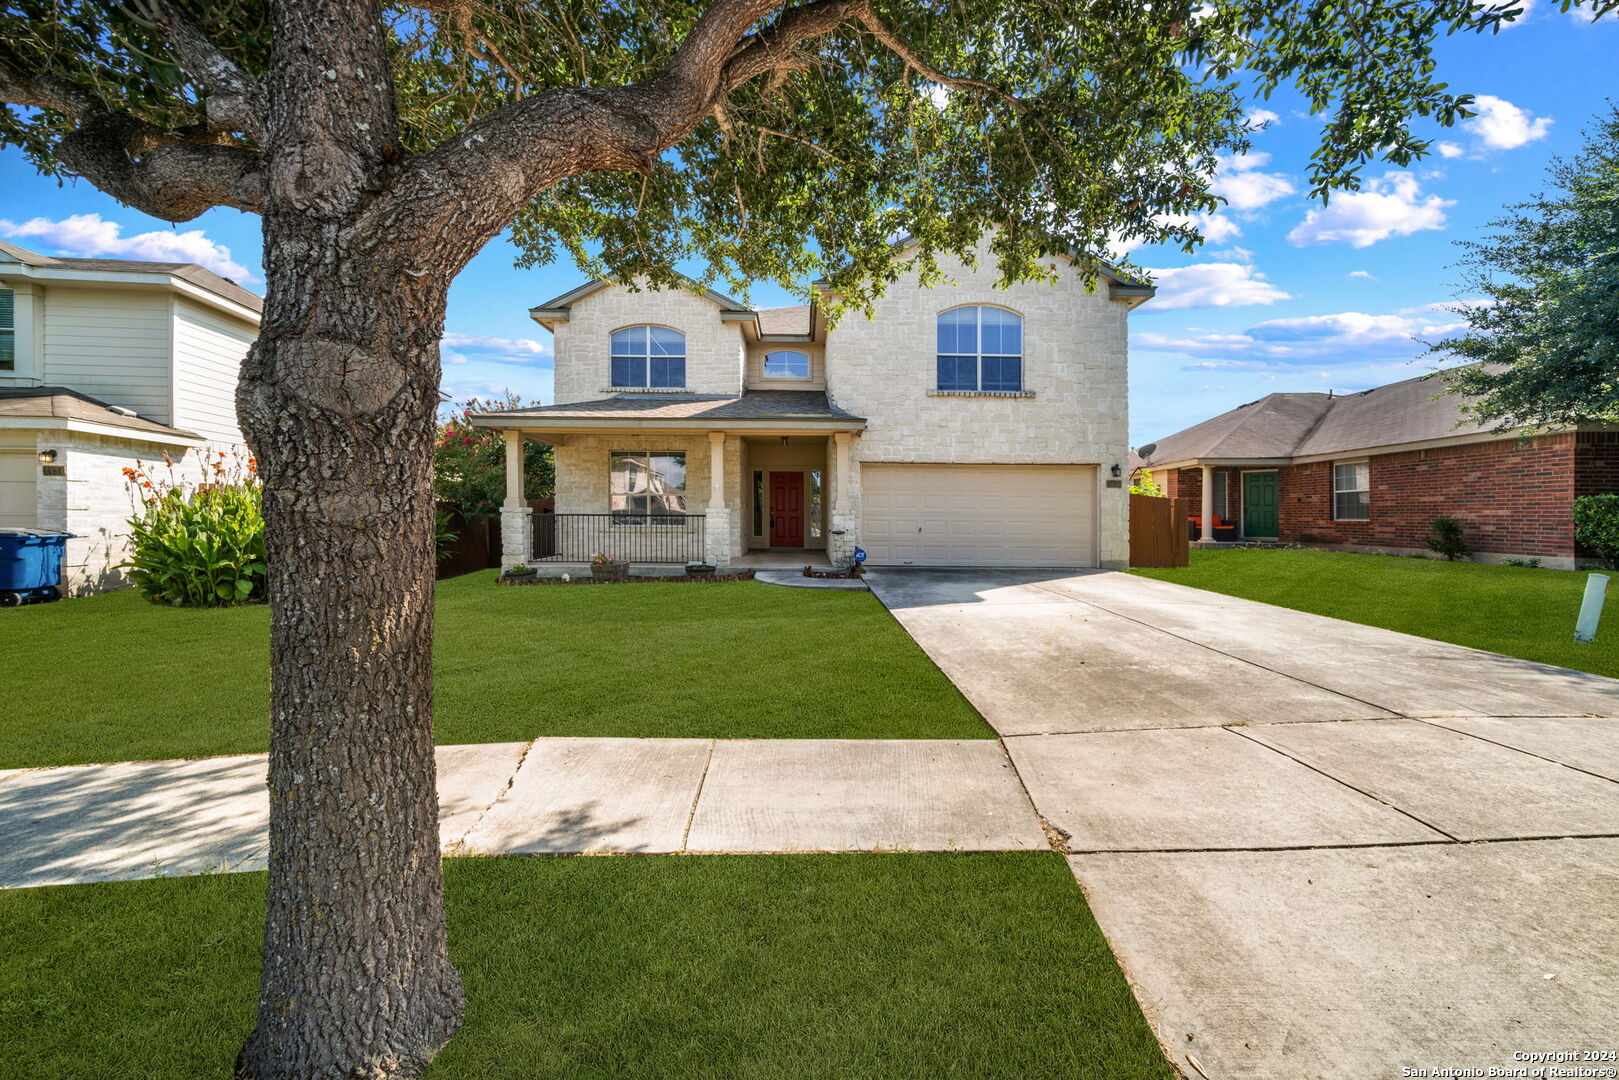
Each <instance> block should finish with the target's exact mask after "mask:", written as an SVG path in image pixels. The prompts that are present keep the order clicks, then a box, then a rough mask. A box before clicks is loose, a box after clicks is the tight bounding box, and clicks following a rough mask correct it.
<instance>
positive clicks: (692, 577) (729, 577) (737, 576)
mask: <svg viewBox="0 0 1619 1080" xmlns="http://www.w3.org/2000/svg"><path fill="white" fill-rule="evenodd" d="M751 580H753V571H752V570H737V571H735V572H734V573H717V574H664V575H660V576H658V577H640V576H637V575H633V574H632V575H631V576H629V577H627V578H618V579H614V578H596V577H591V576H590V574H589V572H588V571H587V572H586V573H584V574H577V575H575V576H574V577H572V578H570V579H568V580H564V579H562V578H559V577H541V576H539V575H538V574H536V575H534V576H533V577H520V578H512V577H507V576H506V575H505V574H498V575H496V577H495V583H496V584H497V585H633V584H635V583H636V582H638V581H690V582H710V581H751Z"/></svg>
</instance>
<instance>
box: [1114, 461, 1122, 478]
mask: <svg viewBox="0 0 1619 1080" xmlns="http://www.w3.org/2000/svg"><path fill="white" fill-rule="evenodd" d="M1113 475H1114V476H1123V475H1124V470H1123V469H1121V468H1119V464H1118V462H1114V463H1113Z"/></svg>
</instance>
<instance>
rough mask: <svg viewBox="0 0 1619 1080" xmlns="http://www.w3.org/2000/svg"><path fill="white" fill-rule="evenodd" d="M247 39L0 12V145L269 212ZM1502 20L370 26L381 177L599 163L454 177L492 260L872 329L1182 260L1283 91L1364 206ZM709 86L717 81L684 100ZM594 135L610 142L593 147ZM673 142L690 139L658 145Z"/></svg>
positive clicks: (1326, 174) (427, 18)
mask: <svg viewBox="0 0 1619 1080" xmlns="http://www.w3.org/2000/svg"><path fill="white" fill-rule="evenodd" d="M1599 3H1600V4H1601V5H1603V6H1612V4H1613V3H1614V0H1599ZM268 11H269V5H268V4H267V3H265V2H263V0H225V2H212V3H202V2H200V0H130V2H128V3H118V4H108V3H98V2H92V0H12V2H9V3H6V4H5V5H4V9H3V14H0V100H4V101H6V102H9V103H12V104H15V105H20V106H25V108H22V109H9V110H5V111H4V112H3V113H0V142H5V143H9V144H13V145H17V146H20V147H22V148H23V149H24V151H25V152H26V153H27V154H28V156H29V157H30V158H31V159H32V160H33V162H34V163H35V164H36V165H37V166H38V167H39V168H40V169H41V170H43V171H45V172H47V173H51V174H56V175H63V174H69V173H76V174H80V175H83V176H85V177H86V178H88V179H89V180H90V181H91V182H92V183H95V184H96V185H97V186H99V187H102V188H103V189H104V190H107V191H108V192H110V193H111V194H113V195H114V196H115V197H117V198H119V199H121V200H123V201H125V202H127V203H130V204H131V205H133V206H136V207H137V208H139V209H142V210H145V211H147V212H148V213H152V214H155V215H157V216H159V217H163V218H166V219H169V220H176V221H179V220H186V219H189V218H191V217H194V216H195V215H196V214H198V213H200V212H202V211H203V210H205V209H207V208H209V207H210V206H234V207H237V208H239V209H243V210H249V211H253V210H259V209H261V208H262V206H263V203H264V200H265V195H266V191H265V184H266V183H267V177H268V172H267V170H266V168H265V166H264V162H263V161H262V160H261V155H262V154H263V151H264V148H265V146H266V144H267V141H268V136H269V134H270V133H268V132H267V131H266V130H265V127H264V123H265V119H264V115H263V112H262V109H261V108H260V99H261V97H262V95H263V93H264V92H265V87H264V85H263V76H264V75H265V73H266V72H267V71H268V70H269V69H270V67H271V64H272V56H273V52H274V47H275V42H274V41H273V40H272V38H273V34H272V21H271V18H270V16H269V14H268ZM1517 13H1518V10H1517V9H1516V8H1514V7H1513V6H1512V4H1511V3H1510V2H1505V3H1499V4H1495V5H1483V4H1476V3H1475V2H1474V0H1428V2H1425V3H1412V2H1410V0H1360V2H1357V3H1354V4H1345V3H1341V2H1340V0H1315V2H1311V3H1281V2H1274V0H1215V2H1212V3H1206V4H1198V5H1193V4H1191V3H1189V2H1185V0H1173V2H1171V3H1168V4H1157V3H1154V4H1143V3H1140V2H1139V0H1095V2H1091V3H1086V4H1071V3H1055V2H1051V0H950V2H945V0H926V2H921V3H901V2H896V0H804V2H800V3H782V2H771V0H716V2H714V3H710V4H706V5H705V4H702V3H697V2H693V0H640V2H636V3H631V4H609V5H598V4H583V3H576V2H565V3H562V4H534V3H530V2H528V0H415V2H413V3H401V4H393V5H389V6H388V7H387V8H385V9H384V18H385V20H386V24H387V32H388V55H389V58H390V64H391V68H392V70H391V71H390V72H389V73H388V76H389V88H390V90H391V93H392V96H393V98H394V101H395V103H396V107H397V122H396V125H395V130H394V131H391V132H387V133H384V134H383V136H382V137H383V138H384V139H385V141H386V143H387V154H388V156H389V158H390V161H391V168H392V169H393V170H395V171H396V172H401V171H402V172H410V171H421V172H424V173H425V172H427V171H428V170H426V169H425V168H419V167H418V165H417V163H420V162H423V161H424V160H425V159H429V158H433V157H435V156H437V157H440V158H451V157H467V158H476V157H477V154H476V153H474V152H472V149H471V148H473V147H474V146H476V145H477V141H478V140H486V141H487V142H488V143H489V144H491V145H495V144H500V143H503V142H505V141H506V140H510V139H511V138H512V136H513V135H514V133H518V132H522V133H523V134H525V135H526V137H529V138H534V137H539V138H541V139H542V140H543V139H544V137H545V132H543V131H538V130H536V129H535V127H534V125H535V123H536V121H537V120H538V119H540V118H541V117H542V114H552V115H556V116H562V117H563V118H564V119H567V120H570V121H571V123H572V126H573V128H574V129H575V130H576V133H579V134H583V135H584V136H585V137H586V138H594V140H595V143H596V145H594V146H593V147H580V148H577V149H576V150H575V152H574V153H573V155H572V156H573V161H572V165H573V166H574V167H573V168H570V169H566V170H563V171H561V172H560V173H559V174H558V175H557V176H556V177H555V179H554V180H553V181H552V182H549V183H543V184H536V183H535V182H534V181H535V179H536V178H535V177H533V176H532V174H527V175H512V173H511V169H510V167H509V166H508V165H507V164H506V163H504V162H495V161H494V160H493V159H492V158H491V159H488V160H485V161H483V162H472V163H470V164H472V165H474V166H475V167H478V168H481V169H483V170H485V172H487V173H489V175H488V176H487V177H486V179H487V182H491V183H499V184H503V185H505V186H506V187H507V188H510V189H513V190H515V191H516V194H518V195H519V196H521V198H520V199H519V200H518V201H517V203H516V205H517V206H518V207H519V209H518V210H517V212H516V215H515V220H514V221H513V222H512V228H513V233H514V236H515V238H516V240H517V242H518V244H519V245H520V247H521V250H522V252H523V258H524V259H525V260H526V261H527V262H528V263H539V262H548V261H551V260H552V259H554V258H556V257H557V256H558V255H559V254H560V253H562V252H567V253H569V254H571V255H572V256H573V257H574V258H575V259H576V260H578V261H579V262H580V263H581V264H582V265H583V266H585V267H587V268H590V269H592V270H594V271H596V272H598V273H601V274H604V275H609V276H615V277H620V278H625V279H631V278H635V277H638V276H645V277H647V278H650V279H651V280H652V281H653V282H656V283H659V284H669V283H672V282H673V281H674V278H673V274H674V268H675V266H676V265H677V264H680V263H682V262H685V261H687V260H697V261H699V262H700V263H701V264H703V265H705V266H706V267H707V275H706V276H707V278H708V280H709V281H711V282H718V281H722V280H723V281H724V282H725V283H726V284H727V286H728V287H729V288H731V289H732V290H736V291H741V290H744V289H745V287H746V284H747V282H748V281H750V280H773V281H776V282H779V283H780V284H782V285H783V286H785V287H788V288H791V289H796V290H799V291H802V290H803V288H804V287H805V284H804V283H805V282H807V281H809V280H812V279H817V278H819V279H826V280H828V281H830V282H831V284H832V285H833V286H834V288H835V289H836V290H838V292H839V293H840V294H841V295H843V296H845V297H847V298H849V299H850V300H851V301H852V302H854V303H861V302H863V301H865V300H866V299H867V298H869V296H870V295H871V293H872V290H873V289H874V288H877V287H880V286H881V284H882V283H883V282H885V281H886V280H888V279H889V278H891V276H892V274H893V267H892V262H893V259H892V251H891V244H892V241H893V239H894V238H895V237H896V236H899V235H902V234H903V235H909V236H912V237H914V238H915V239H916V240H917V241H918V242H919V256H920V258H921V260H922V264H921V265H922V266H923V268H924V271H926V270H928V269H930V268H931V266H932V260H933V256H934V253H935V252H938V251H951V252H957V253H968V252H970V251H971V249H972V248H973V246H974V243H975V242H976V241H977V240H978V239H979V237H980V236H981V235H982V234H983V233H984V232H985V231H987V230H988V229H990V228H992V227H999V229H1000V232H999V233H998V234H997V236H996V239H995V241H994V244H995V253H996V257H997V258H998V259H999V260H1000V264H1001V269H1002V271H1003V273H1004V275H1005V276H1006V277H1007V278H1009V279H1016V278H1025V277H1030V276H1036V275H1039V274H1041V273H1043V272H1045V271H1046V270H1047V269H1048V267H1047V266H1046V265H1045V264H1042V262H1041V260H1040V256H1041V255H1043V254H1046V253H1049V252H1054V251H1066V252H1077V253H1079V254H1081V255H1082V256H1083V260H1082V261H1090V260H1101V259H1103V258H1105V256H1106V254H1107V252H1108V249H1109V245H1110V242H1117V240H1118V239H1119V238H1126V237H1127V238H1132V239H1133V240H1134V241H1136V242H1139V243H1147V242H1165V241H1168V242H1176V243H1180V244H1184V245H1191V244H1193V243H1195V242H1196V239H1197V236H1196V227H1195V224H1194V220H1195V219H1194V215H1196V214H1197V213H1199V212H1203V211H1209V210H1212V209H1214V208H1215V207H1216V206H1217V205H1218V199H1217V198H1216V197H1215V196H1213V195H1212V194H1211V193H1210V190H1209V184H1210V180H1211V178H1212V175H1213V173H1214V169H1215V167H1216V157H1217V155H1219V154H1222V153H1232V152H1241V151H1242V150H1244V149H1246V147H1247V135H1248V133H1249V131H1250V130H1251V129H1250V127H1249V125H1248V123H1247V121H1246V119H1245V102H1247V101H1249V100H1250V99H1253V98H1256V97H1258V98H1263V97H1266V96H1268V95H1269V94H1270V93H1271V92H1272V91H1273V90H1275V89H1277V88H1279V87H1284V86H1292V87H1294V88H1296V89H1297V90H1298V91H1300V92H1301V93H1302V94H1303V95H1304V96H1305V97H1306V99H1307V100H1308V102H1309V104H1310V107H1311V108H1312V109H1313V110H1315V111H1317V112H1318V113H1319V114H1321V115H1322V117H1323V118H1324V119H1325V121H1326V122H1325V123H1323V124H1322V130H1321V139H1320V143H1319V146H1318V148H1317V150H1316V152H1315V155H1314V158H1313V161H1312V172H1311V183H1312V190H1313V193H1314V194H1318V195H1322V196H1325V195H1327V194H1328V193H1329V192H1330V191H1331V190H1333V189H1337V188H1346V187H1347V188H1353V187H1355V186H1356V185H1357V183H1358V176H1359V173H1360V170H1361V168H1362V166H1363V165H1365V164H1366V163H1367V162H1368V161H1371V160H1373V159H1375V158H1379V157H1381V158H1384V159H1386V160H1389V161H1392V162H1394V163H1396V164H1405V163H1407V162H1409V161H1410V160H1412V159H1413V158H1414V157H1415V156H1417V155H1419V154H1421V153H1422V152H1423V151H1424V150H1425V149H1426V148H1427V145H1428V141H1427V140H1426V139H1424V138H1422V137H1420V136H1418V135H1417V134H1415V133H1414V132H1413V131H1412V129H1411V124H1410V121H1411V118H1412V117H1415V116H1423V117H1431V118H1433V119H1435V120H1437V121H1438V122H1439V123H1440V124H1444V125H1448V124H1451V123H1453V122H1454V121H1455V120H1456V119H1457V118H1458V117H1460V116H1462V115H1465V108H1466V106H1467V104H1468V103H1469V102H1470V100H1471V99H1470V98H1469V97H1468V96H1466V95H1464V94H1459V93H1457V92H1454V91H1453V90H1452V89H1451V88H1450V87H1449V86H1448V85H1446V84H1445V83H1444V82H1441V81H1439V80H1438V77H1437V74H1436V65H1435V60H1434V57H1433V46H1434V42H1435V41H1436V40H1437V39H1438V38H1439V37H1441V36H1443V35H1445V34H1447V33H1454V32H1459V31H1474V32H1488V31H1494V30H1496V29H1497V28H1498V27H1499V26H1500V24H1501V22H1502V21H1503V20H1504V19H1508V18H1510V17H1512V16H1514V15H1516V14H1517ZM699 54H702V55H699ZM705 56H706V57H707V59H708V60H713V59H714V58H718V59H717V60H714V62H715V63H718V65H719V67H718V69H717V70H713V71H709V72H707V74H708V75H710V76H712V85H703V86H701V87H700V88H699V87H698V86H696V85H694V84H698V83H705V82H708V81H709V80H708V79H706V78H699V77H698V72H697V68H698V67H699V66H701V65H699V63H698V61H699V60H704V58H705ZM699 90H700V92H699ZM649 94H655V95H656V98H655V100H653V99H649V97H648V95H649ZM649 104H650V105H654V106H657V107H656V108H649V107H648V106H649ZM602 110H605V111H606V112H607V113H608V114H610V115H611V116H612V117H613V118H615V119H626V120H628V121H629V122H628V123H627V124H626V125H623V126H624V127H626V128H627V129H629V134H630V136H631V137H629V138H627V139H626V138H625V137H624V134H625V133H624V132H621V131H618V130H609V127H608V126H603V125H601V124H599V123H597V120H598V117H597V114H598V113H600V112H601V111H602ZM679 110H686V111H690V112H691V113H692V115H691V116H688V117H685V118H684V120H683V121H682V122H681V123H679V124H675V123H672V117H671V116H668V115H663V114H666V113H669V112H670V111H679ZM470 125H475V126H470ZM360 126H364V125H363V122H362V124H361V125H360ZM678 127H689V132H688V131H680V130H677V128H678ZM343 134H344V133H341V132H334V133H332V136H333V143H334V145H337V144H340V143H341V141H342V138H341V137H342V135H343ZM551 148H553V149H556V148H558V147H556V146H554V145H553V146H552V147H551ZM503 149H509V147H503ZM560 149H563V150H566V149H567V147H561V148H560ZM518 172H519V173H520V174H521V173H522V172H523V170H518ZM439 179H440V181H441V182H442V180H443V179H444V178H442V177H441V178H439ZM518 189H521V190H518ZM432 190H434V191H437V190H440V189H439V188H438V187H434V188H433V189H432ZM429 194H430V192H429V191H428V190H427V188H426V186H425V185H424V191H423V195H424V196H428V195H429Z"/></svg>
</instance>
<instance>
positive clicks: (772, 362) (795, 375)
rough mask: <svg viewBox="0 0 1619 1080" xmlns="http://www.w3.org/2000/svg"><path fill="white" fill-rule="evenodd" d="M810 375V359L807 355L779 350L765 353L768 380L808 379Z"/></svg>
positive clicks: (789, 350)
mask: <svg viewBox="0 0 1619 1080" xmlns="http://www.w3.org/2000/svg"><path fill="white" fill-rule="evenodd" d="M809 374H810V358H809V356H808V355H807V354H805V353H801V352H796V351H794V350H792V349H778V350H777V351H775V352H767V353H765V378H767V379H807V378H809Z"/></svg>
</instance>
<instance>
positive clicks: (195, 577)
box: [125, 481, 267, 607]
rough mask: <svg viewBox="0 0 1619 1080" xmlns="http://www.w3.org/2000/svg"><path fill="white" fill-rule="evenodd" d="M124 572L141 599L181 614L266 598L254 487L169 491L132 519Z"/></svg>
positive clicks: (245, 484)
mask: <svg viewBox="0 0 1619 1080" xmlns="http://www.w3.org/2000/svg"><path fill="white" fill-rule="evenodd" d="M129 524H130V529H131V542H132V547H133V553H132V554H131V556H130V559H129V561H128V562H127V563H126V564H125V569H126V570H127V571H128V573H129V576H130V579H131V580H133V581H134V582H135V585H136V587H137V588H138V589H139V590H140V592H141V595H142V596H145V597H146V598H147V599H148V600H151V601H152V602H153V603H164V604H173V605H175V606H176V607H218V606H222V605H230V604H241V603H246V602H248V601H251V600H262V599H263V598H264V584H265V575H266V572H267V571H266V567H265V563H264V517H263V515H262V514H261V512H260V492H259V487H258V485H257V483H256V482H253V481H244V482H241V483H234V484H216V485H211V486H206V487H202V488H199V489H197V490H194V491H190V492H187V491H185V490H182V489H180V488H174V489H171V490H170V491H169V492H168V494H166V495H163V496H160V497H158V498H157V499H156V501H154V502H150V503H148V504H147V505H146V509H145V510H144V512H142V513H141V515H140V516H139V517H135V518H132V519H130V523H129Z"/></svg>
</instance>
